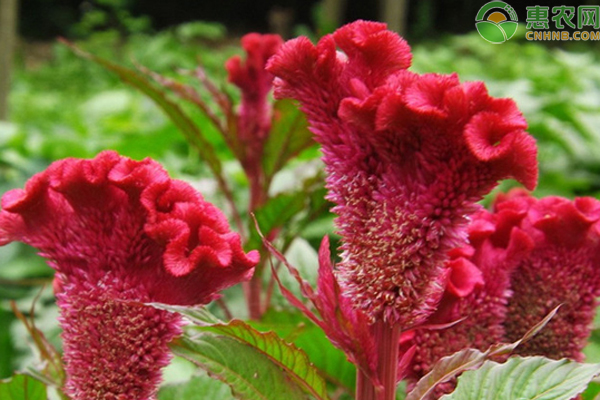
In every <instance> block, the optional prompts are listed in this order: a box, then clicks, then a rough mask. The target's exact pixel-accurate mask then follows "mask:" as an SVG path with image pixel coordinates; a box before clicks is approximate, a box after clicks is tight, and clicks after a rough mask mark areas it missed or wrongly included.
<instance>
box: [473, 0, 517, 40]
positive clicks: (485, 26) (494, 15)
mask: <svg viewBox="0 0 600 400" xmlns="http://www.w3.org/2000/svg"><path fill="white" fill-rule="evenodd" d="M518 21H519V18H518V17H517V13H516V12H515V9H514V8H512V7H511V6H510V5H508V4H506V3H505V2H503V1H490V2H489V3H487V4H484V5H483V7H481V8H480V9H479V12H478V13H477V16H476V17H475V27H476V28H477V31H478V32H479V34H480V35H481V37H482V38H484V39H485V40H487V41H488V42H490V43H494V44H500V43H504V42H506V41H507V40H509V39H510V38H511V37H513V36H514V34H515V32H516V31H517V26H518V25H519V24H518Z"/></svg>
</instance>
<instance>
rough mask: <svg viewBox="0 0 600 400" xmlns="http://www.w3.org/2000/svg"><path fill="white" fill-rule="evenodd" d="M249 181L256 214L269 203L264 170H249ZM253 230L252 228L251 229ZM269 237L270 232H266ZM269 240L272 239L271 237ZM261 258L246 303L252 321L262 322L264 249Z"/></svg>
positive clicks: (251, 205)
mask: <svg viewBox="0 0 600 400" xmlns="http://www.w3.org/2000/svg"><path fill="white" fill-rule="evenodd" d="M247 175H248V180H249V184H250V204H249V207H248V208H249V211H250V213H254V212H255V211H256V210H257V209H258V208H259V207H261V206H262V205H264V204H265V202H266V201H267V193H266V190H267V188H265V187H264V185H263V181H264V179H263V178H262V170H261V169H260V168H255V169H254V170H247ZM251 229H252V228H251ZM266 233H267V236H268V237H269V236H270V235H269V232H266ZM269 239H272V238H270V237H269ZM260 252H261V258H260V262H259V263H258V265H257V266H256V267H255V268H254V275H252V279H251V280H250V282H248V285H247V286H246V301H247V302H248V314H249V317H250V319H252V320H255V321H257V320H260V319H261V317H262V315H263V314H264V312H265V311H266V308H267V306H268V305H267V304H265V305H263V303H262V293H263V271H264V270H265V268H264V261H263V260H265V259H266V257H265V252H264V249H261V250H260Z"/></svg>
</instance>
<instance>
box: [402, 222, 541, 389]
mask: <svg viewBox="0 0 600 400" xmlns="http://www.w3.org/2000/svg"><path fill="white" fill-rule="evenodd" d="M521 217H522V216H521V215H518V214H517V215H515V214H514V213H513V212H512V211H511V210H502V211H499V212H498V213H495V214H493V213H490V212H488V211H486V210H482V211H479V212H478V213H476V214H475V215H473V217H472V220H473V222H472V223H471V225H470V226H469V244H468V245H467V246H464V247H461V248H457V249H453V250H451V251H450V253H449V255H450V259H449V260H448V261H447V262H446V267H447V268H448V269H449V279H448V281H447V283H446V289H445V292H444V295H443V296H442V300H441V302H440V304H439V306H438V309H437V310H436V312H435V313H434V314H433V315H432V316H431V317H430V318H429V320H428V325H440V324H448V323H453V322H454V324H453V325H452V326H450V327H448V328H445V329H429V328H427V327H424V328H419V329H416V330H414V331H409V332H405V333H404V334H403V337H402V347H403V348H407V347H410V346H415V350H414V352H415V355H414V357H413V359H412V360H411V365H410V367H409V369H408V372H407V379H408V382H409V385H408V389H410V388H411V387H412V386H413V385H414V384H415V383H416V382H417V381H418V380H419V379H420V378H422V377H423V376H424V375H426V374H427V373H429V372H430V371H431V369H432V368H433V365H434V364H435V363H436V362H437V361H438V360H439V359H440V358H442V357H445V356H449V355H451V354H453V353H455V352H457V351H459V350H462V349H466V348H477V349H479V350H482V351H484V350H487V349H488V348H489V347H490V346H491V345H493V344H495V343H501V342H505V330H504V325H503V323H504V321H505V319H506V315H507V304H508V299H509V297H510V295H511V293H512V292H511V290H510V277H511V274H512V272H513V271H514V270H515V268H517V266H518V265H519V263H520V262H521V261H522V260H523V258H524V257H526V256H527V255H528V254H529V253H530V252H531V250H532V248H533V246H534V244H533V240H532V238H530V237H529V236H528V235H527V234H526V233H525V232H523V231H522V230H521V229H520V228H518V227H517V226H515V223H517V222H518V221H519V219H520V218H521ZM542 318H543V317H542ZM540 319H541V318H540ZM536 322H539V321H536ZM453 388H454V382H448V383H444V384H441V385H438V387H437V388H436V396H435V397H436V398H439V397H441V395H443V394H444V393H447V392H450V391H451V390H452V389H453Z"/></svg>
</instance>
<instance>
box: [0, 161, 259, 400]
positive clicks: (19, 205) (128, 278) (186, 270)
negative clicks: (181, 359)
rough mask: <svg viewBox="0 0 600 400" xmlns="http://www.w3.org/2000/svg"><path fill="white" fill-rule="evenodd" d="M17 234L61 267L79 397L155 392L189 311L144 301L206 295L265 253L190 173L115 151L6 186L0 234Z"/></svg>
mask: <svg viewBox="0 0 600 400" xmlns="http://www.w3.org/2000/svg"><path fill="white" fill-rule="evenodd" d="M12 241H21V242H24V243H27V244H29V245H31V246H34V247H36V248H37V249H39V251H40V254H41V255H43V256H44V257H45V258H47V259H48V263H49V264H50V266H51V267H52V268H54V269H55V270H56V272H57V275H56V285H55V289H56V291H57V300H58V304H59V307H60V308H61V317H60V318H61V325H62V327H63V330H64V332H63V339H64V359H65V363H66V371H67V383H66V390H67V393H68V394H69V395H70V396H71V397H72V398H73V399H76V400H80V399H81V400H88V399H96V398H102V399H115V400H116V399H119V400H134V399H139V400H142V399H152V398H154V397H155V393H156V390H157V387H158V383H159V382H160V370H161V368H162V367H164V366H165V365H166V364H167V363H168V361H169V358H170V356H169V351H168V348H167V343H168V342H169V341H170V340H171V339H173V338H174V337H175V336H177V335H178V334H179V333H180V325H181V321H180V319H179V317H178V316H177V315H174V314H171V313H168V312H166V311H163V310H158V309H155V308H153V307H150V306H145V305H141V303H142V302H161V303H167V304H178V305H194V304H204V303H207V302H209V301H211V300H212V299H214V298H215V297H216V296H217V292H218V291H219V290H221V289H224V288H226V287H228V286H231V285H233V284H235V283H237V282H239V281H241V280H245V279H248V278H249V277H250V276H251V274H252V271H253V267H254V265H255V264H256V263H257V261H258V259H257V258H258V254H257V253H255V252H251V253H248V254H245V253H244V252H243V250H242V247H241V243H240V238H239V236H238V235H237V234H236V233H233V232H231V231H230V230H229V227H228V224H227V221H226V219H225V217H224V216H223V214H222V213H221V212H220V211H219V210H218V209H217V208H216V207H215V206H213V205H212V204H210V203H208V202H206V201H205V200H204V199H203V198H202V196H201V195H200V194H199V193H197V192H196V191H195V190H193V189H192V188H191V187H190V186H189V185H188V184H186V183H184V182H181V181H177V180H173V179H170V178H169V176H168V175H167V173H166V172H165V171H164V170H163V169H162V168H161V167H160V165H158V164H157V163H156V162H154V161H152V160H150V159H146V160H143V161H133V160H130V159H127V158H124V157H121V156H119V155H118V154H117V153H115V152H110V151H106V152H103V153H101V154H99V155H98V156H97V157H96V158H94V159H92V160H78V159H65V160H62V161H57V162H55V163H53V164H52V165H51V166H50V167H48V169H47V170H46V171H44V172H42V173H39V174H37V175H35V176H34V177H32V178H31V179H30V180H29V181H28V182H27V184H26V186H25V189H24V190H22V189H15V190H13V191H10V192H8V193H6V194H5V195H4V196H3V197H2V210H1V211H0V245H5V244H7V243H10V242H12Z"/></svg>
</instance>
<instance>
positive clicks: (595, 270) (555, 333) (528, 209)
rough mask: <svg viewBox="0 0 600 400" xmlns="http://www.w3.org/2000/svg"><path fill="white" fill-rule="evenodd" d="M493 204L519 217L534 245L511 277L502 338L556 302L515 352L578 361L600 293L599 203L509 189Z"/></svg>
mask: <svg viewBox="0 0 600 400" xmlns="http://www.w3.org/2000/svg"><path fill="white" fill-rule="evenodd" d="M494 208H495V210H496V212H497V213H510V214H512V215H515V216H518V215H520V216H521V217H520V220H519V221H518V226H519V228H520V229H521V230H522V231H523V232H525V233H526V234H527V235H528V236H529V237H530V238H531V240H532V242H533V243H534V244H535V246H534V248H533V250H532V251H531V253H530V254H529V255H528V256H527V257H524V258H523V259H522V260H521V261H520V262H519V265H518V267H517V269H516V270H515V271H514V273H513V275H512V278H511V287H512V291H513V295H512V296H511V298H510V300H509V303H508V314H507V318H506V322H505V328H506V338H507V340H509V341H515V340H517V339H520V338H521V337H522V336H523V334H524V333H525V332H526V331H527V330H528V329H530V328H531V327H532V326H533V325H535V324H536V323H537V322H539V321H540V320H541V319H542V318H544V317H545V316H546V315H547V314H548V313H549V312H550V311H551V310H552V309H554V308H555V307H556V306H558V305H561V307H560V309H559V310H558V313H557V314H556V315H555V316H554V318H552V319H551V320H550V322H549V323H548V325H546V327H545V328H544V329H543V330H542V331H540V333H538V334H537V335H536V336H534V337H533V338H532V339H531V340H529V341H527V342H525V343H524V344H523V345H521V346H519V347H517V350H516V351H517V353H518V354H520V355H523V356H531V355H541V356H545V357H549V358H552V359H560V358H564V357H566V358H571V359H574V360H577V361H582V360H583V358H584V356H583V353H582V350H583V348H584V346H585V344H586V342H587V339H588V337H589V335H590V333H591V324H592V322H593V319H594V315H595V309H596V307H597V305H598V303H597V300H596V298H597V297H598V296H600V201H598V200H596V199H593V198H591V197H580V198H576V199H575V200H574V201H571V200H567V199H564V198H561V197H556V196H550V197H546V198H543V199H540V200H537V199H535V198H533V197H531V196H530V195H529V194H527V193H526V192H524V191H521V190H513V191H511V192H510V193H509V194H508V195H504V196H500V197H499V198H498V199H497V201H496V203H495V205H494Z"/></svg>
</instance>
